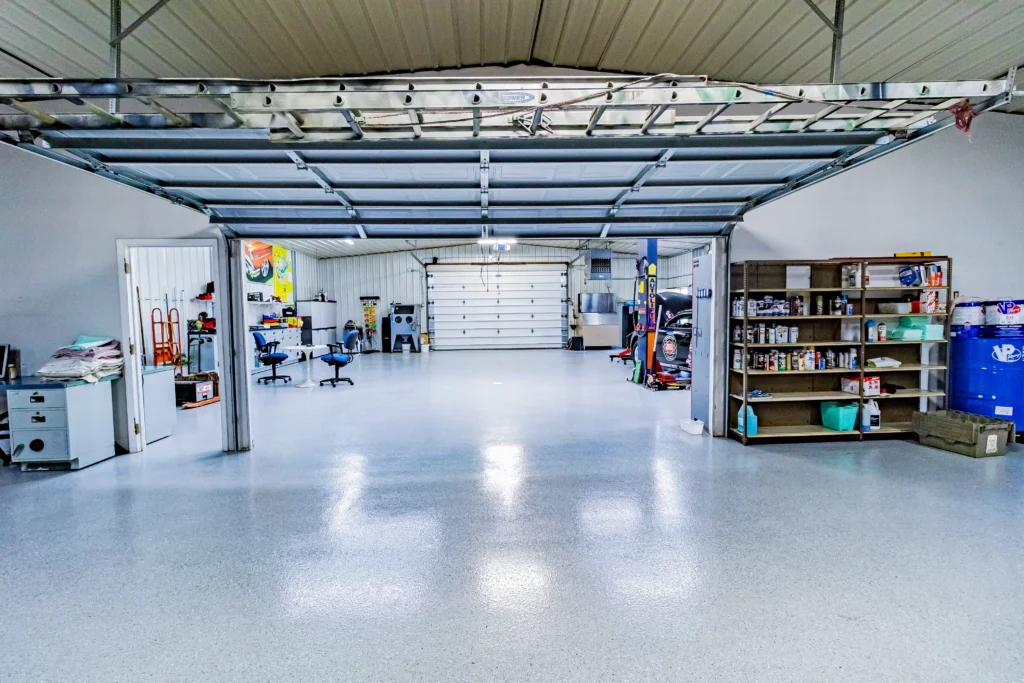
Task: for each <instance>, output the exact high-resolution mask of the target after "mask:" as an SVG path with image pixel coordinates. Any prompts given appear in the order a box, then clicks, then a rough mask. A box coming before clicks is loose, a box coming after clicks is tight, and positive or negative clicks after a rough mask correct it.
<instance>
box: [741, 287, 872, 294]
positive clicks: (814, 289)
mask: <svg viewBox="0 0 1024 683" xmlns="http://www.w3.org/2000/svg"><path fill="white" fill-rule="evenodd" d="M860 289H861V288H860V287H751V288H750V289H746V290H743V289H733V290H731V291H730V292H729V293H730V294H743V292H750V293H759V292H859V291H860Z"/></svg>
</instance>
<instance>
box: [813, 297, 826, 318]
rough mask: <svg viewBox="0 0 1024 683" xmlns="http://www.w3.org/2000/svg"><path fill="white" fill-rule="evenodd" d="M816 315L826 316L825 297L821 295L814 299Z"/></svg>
mask: <svg viewBox="0 0 1024 683" xmlns="http://www.w3.org/2000/svg"><path fill="white" fill-rule="evenodd" d="M814 314H815V315H825V297H824V296H822V295H821V294H819V295H818V296H816V297H815V298H814Z"/></svg>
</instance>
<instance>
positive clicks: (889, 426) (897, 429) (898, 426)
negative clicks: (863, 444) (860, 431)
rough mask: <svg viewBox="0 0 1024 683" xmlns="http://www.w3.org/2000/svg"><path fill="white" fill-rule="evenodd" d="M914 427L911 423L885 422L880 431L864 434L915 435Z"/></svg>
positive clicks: (865, 433) (865, 434)
mask: <svg viewBox="0 0 1024 683" xmlns="http://www.w3.org/2000/svg"><path fill="white" fill-rule="evenodd" d="M913 433H914V427H913V425H912V424H911V423H910V422H883V423H882V426H881V428H880V429H875V430H872V431H870V432H864V436H871V435H872V434H913Z"/></svg>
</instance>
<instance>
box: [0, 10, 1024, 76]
mask: <svg viewBox="0 0 1024 683" xmlns="http://www.w3.org/2000/svg"><path fill="white" fill-rule="evenodd" d="M816 1H817V3H818V5H819V7H820V8H821V9H822V11H824V12H825V14H828V15H831V14H832V11H831V10H832V2H831V0H816ZM152 2H153V0H123V17H124V19H123V23H124V25H127V24H129V23H130V22H131V21H133V20H134V19H135V18H136V17H137V16H139V14H141V13H142V12H143V11H145V10H146V9H148V8H149V7H150V6H151V4H152ZM846 4H847V9H846V26H845V28H846V37H845V39H844V44H843V78H844V80H846V81H849V82H853V81H886V80H909V81H916V80H932V79H936V80H960V79H972V78H990V77H995V76H999V75H1002V74H1004V73H1005V72H1006V70H1007V67H1008V66H1010V65H1011V64H1019V63H1021V62H1024V3H1022V2H1018V1H1016V0H1014V1H1011V2H1007V1H1003V0H900V1H899V2H893V1H891V0H849V1H848V2H847V3H846ZM2 7H3V19H4V20H3V21H2V22H0V48H3V49H5V50H7V51H9V52H10V53H11V54H12V55H14V56H16V57H17V58H20V59H22V60H24V61H26V62H29V63H31V64H35V65H37V66H38V67H40V68H42V69H44V70H46V71H47V72H48V73H52V74H53V75H55V76H59V77H88V76H91V77H101V76H104V75H106V73H107V39H108V32H109V24H108V11H109V4H108V3H107V2H106V1H105V0H4V2H3V3H2ZM830 48H831V33H830V32H829V31H828V29H827V28H826V27H825V26H824V25H823V24H822V22H821V21H820V20H819V19H818V17H816V16H815V15H814V14H813V13H812V12H811V10H810V9H809V8H808V7H807V5H806V4H805V3H804V2H802V1H801V0H758V1H757V2H749V1H745V0H744V1H741V0H387V1H384V0H292V1H290V2H274V1H272V0H171V1H170V2H169V3H168V5H167V6H166V7H164V8H163V9H161V10H160V11H159V12H157V13H156V14H155V15H154V16H153V17H152V18H151V19H150V20H149V21H148V22H147V23H146V24H144V25H143V26H141V27H140V28H139V29H138V30H137V31H136V32H135V33H134V34H133V35H132V36H131V37H129V38H128V39H127V40H126V41H125V43H124V58H123V73H124V76H125V77H175V76H182V77H229V76H236V77H245V78H297V77H309V76H326V75H359V74H369V73H404V72H408V71H421V70H430V69H443V68H459V67H467V66H478V65H508V64H515V63H521V62H528V63H537V64H550V65H555V66H565V67H572V68H587V69H600V70H603V71H614V72H630V73H661V72H675V73H694V74H698V73H699V74H710V75H712V76H714V77H717V78H721V79H734V80H743V81H747V82H760V83H766V82H774V83H786V82H796V83H813V82H823V81H826V80H828V68H829V55H830ZM39 75H40V74H39V73H37V72H35V71H33V70H32V69H30V68H28V67H26V66H25V65H24V64H22V63H20V62H18V61H16V60H15V59H12V58H11V57H9V56H5V55H3V54H2V53H0V76H3V77H35V76H39Z"/></svg>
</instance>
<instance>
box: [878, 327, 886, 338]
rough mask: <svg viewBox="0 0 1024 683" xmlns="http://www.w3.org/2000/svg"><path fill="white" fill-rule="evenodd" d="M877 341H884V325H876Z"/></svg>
mask: <svg viewBox="0 0 1024 683" xmlns="http://www.w3.org/2000/svg"><path fill="white" fill-rule="evenodd" d="M878 341H880V342H884V341H886V336H885V323H878Z"/></svg>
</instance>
